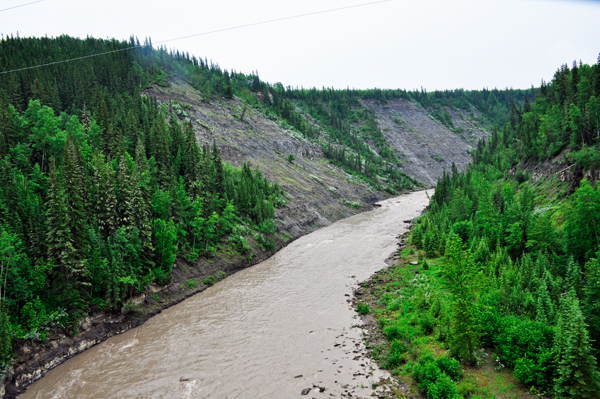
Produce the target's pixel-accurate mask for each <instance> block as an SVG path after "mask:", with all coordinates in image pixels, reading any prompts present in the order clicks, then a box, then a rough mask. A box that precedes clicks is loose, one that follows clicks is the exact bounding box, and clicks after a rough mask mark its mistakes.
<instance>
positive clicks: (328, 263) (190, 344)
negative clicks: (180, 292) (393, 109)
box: [20, 191, 431, 399]
mask: <svg viewBox="0 0 600 399" xmlns="http://www.w3.org/2000/svg"><path fill="white" fill-rule="evenodd" d="M430 193H431V192H430ZM427 203H428V198H427V195H426V193H425V191H421V192H416V193H411V194H408V195H403V196H400V197H397V198H392V199H390V200H386V201H383V202H381V205H382V207H381V208H377V209H375V210H373V211H369V212H365V213H362V214H359V215H356V216H353V217H351V218H348V219H345V220H342V221H339V222H337V223H335V224H333V225H331V226H328V227H326V228H323V229H321V230H318V231H316V232H314V233H311V234H309V235H306V236H304V237H302V238H300V239H298V240H296V241H294V242H293V243H292V244H290V245H289V246H287V247H286V248H284V249H282V250H281V251H280V252H278V253H277V254H276V255H274V256H273V257H271V258H269V259H268V260H266V261H264V262H262V263H260V264H258V265H256V266H253V267H250V268H248V269H245V270H242V271H240V272H238V273H236V274H234V275H232V276H230V277H228V278H226V279H225V280H223V281H220V282H218V283H217V284H215V285H214V286H212V287H210V288H208V289H207V290H205V291H204V292H201V293H199V294H197V295H195V296H193V297H191V298H189V299H187V300H185V301H184V302H181V303H180V304H178V305H176V306H173V307H171V308H169V309H166V310H164V311H163V312H162V313H160V314H158V315H157V316H155V317H153V318H152V319H150V320H149V321H148V322H146V323H145V324H144V325H142V326H140V327H137V328H134V329H132V330H129V331H127V332H125V333H123V334H121V335H118V336H115V337H112V338H110V339H108V340H107V341H105V342H103V343H101V344H99V345H97V346H95V347H93V348H91V349H90V350H88V351H86V352H84V353H82V354H80V355H77V356H75V357H74V358H72V359H69V360H67V361H66V362H65V363H63V364H61V365H60V366H58V367H56V368H55V369H53V370H52V371H50V372H49V373H48V374H47V375H46V376H45V377H44V378H42V379H41V380H39V381H37V382H36V383H35V384H33V385H32V386H30V387H29V388H28V389H27V391H26V393H25V394H24V395H21V396H20V398H27V399H29V398H40V399H41V398H44V399H46V398H90V399H92V398H93V399H97V398H132V399H133V398H136V399H142V398H143V399H145V398H297V397H302V398H325V397H327V398H329V397H332V396H333V397H340V396H342V395H344V396H346V395H348V394H351V395H352V397H353V398H356V397H365V398H366V397H370V396H371V394H372V393H373V392H374V389H373V388H372V383H374V382H377V381H379V379H380V378H386V377H387V374H386V372H385V371H382V370H379V369H378V368H377V367H376V365H375V364H374V363H373V362H372V361H371V360H369V359H368V358H367V357H366V350H365V348H364V345H363V343H362V339H361V334H362V332H363V330H362V329H361V328H360V327H359V326H360V324H361V323H362V322H361V319H360V318H358V317H357V315H356V312H355V311H354V310H353V306H351V303H350V302H349V300H350V298H351V295H352V290H353V288H355V287H356V286H357V283H358V282H360V281H362V280H365V279H367V278H368V277H369V276H370V275H371V274H373V273H374V272H375V271H377V270H379V269H381V268H383V267H385V263H384V259H385V258H387V257H388V255H390V253H391V252H392V251H393V250H394V249H395V245H396V242H397V240H396V239H395V237H396V236H397V235H398V234H399V233H401V232H403V231H404V230H405V228H406V226H407V225H406V224H405V223H403V221H404V220H406V219H412V218H414V217H416V216H418V215H419V214H420V212H421V210H422V209H423V208H424V207H425V206H426V205H427ZM307 388H310V392H308V395H306V396H301V393H302V391H303V390H305V389H307ZM379 389H382V388H379Z"/></svg>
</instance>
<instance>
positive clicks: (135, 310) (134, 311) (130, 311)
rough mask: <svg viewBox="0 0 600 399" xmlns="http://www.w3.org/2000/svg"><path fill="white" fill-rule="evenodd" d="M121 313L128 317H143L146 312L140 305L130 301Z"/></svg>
mask: <svg viewBox="0 0 600 399" xmlns="http://www.w3.org/2000/svg"><path fill="white" fill-rule="evenodd" d="M121 313H123V314H126V315H135V316H142V315H143V314H144V313H145V312H144V308H143V307H142V306H141V305H140V304H139V303H134V302H132V301H130V300H129V301H127V302H126V303H125V305H123V307H122V308H121Z"/></svg>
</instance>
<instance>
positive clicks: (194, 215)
mask: <svg viewBox="0 0 600 399" xmlns="http://www.w3.org/2000/svg"><path fill="white" fill-rule="evenodd" d="M129 44H131V43H118V42H110V41H99V40H94V39H87V40H78V39H72V38H68V37H61V38H58V39H12V38H10V39H7V40H4V41H2V42H0V52H1V53H2V54H3V55H6V56H3V57H2V60H1V61H0V63H1V64H2V65H1V67H0V68H1V69H2V70H10V69H14V68H19V67H20V66H23V65H32V64H36V63H39V62H50V61H52V60H55V59H56V58H55V57H58V56H60V55H61V54H68V55H69V56H71V57H73V56H78V55H82V54H89V53H93V52H102V51H108V50H114V49H120V48H125V47H127V46H128V45H129ZM155 57H156V58H155ZM168 58H169V60H173V59H174V57H171V56H168ZM136 60H137V61H139V62H140V63H141V64H142V65H143V66H141V65H140V64H138V62H137V61H136ZM160 62H161V59H160V53H158V52H154V51H153V50H151V49H149V51H148V52H144V51H140V52H138V53H135V52H133V53H132V52H129V53H126V52H116V53H113V54H110V55H106V56H103V57H99V58H96V59H93V60H82V61H79V62H77V63H65V64H59V65H56V66H53V67H51V68H45V69H34V70H30V71H26V72H17V73H8V74H4V75H0V80H1V83H0V88H1V90H0V132H1V136H0V180H1V182H2V190H1V191H0V239H1V247H0V266H1V269H0V271H1V273H0V275H1V277H2V279H1V297H2V303H1V305H2V307H1V309H0V355H1V357H2V359H1V360H2V362H3V364H8V363H9V362H10V357H11V342H12V341H20V340H39V341H44V340H45V339H47V337H48V334H49V332H50V331H53V330H54V329H56V328H63V329H73V332H76V328H77V323H78V321H79V320H80V319H81V318H82V317H83V316H84V315H85V314H87V313H88V312H91V311H94V310H104V311H112V310H118V311H120V310H121V308H122V307H123V306H124V304H125V302H126V301H127V299H128V298H130V297H131V296H133V295H135V294H138V293H140V292H142V291H143V290H144V289H145V288H146V287H147V286H148V285H149V284H152V283H155V284H158V285H165V284H169V283H170V282H171V280H172V268H173V264H174V262H175V260H176V258H177V257H183V258H185V259H187V260H189V261H194V260H196V259H197V258H198V257H205V256H209V257H210V256H214V254H215V253H217V252H222V251H224V249H223V247H226V248H230V249H228V250H233V251H235V252H239V253H241V254H244V253H248V252H249V251H250V248H249V246H248V243H247V242H246V239H245V238H244V237H243V235H244V234H248V231H249V230H252V229H255V230H258V231H257V232H256V233H255V234H256V235H257V237H258V238H259V241H261V243H262V245H263V246H264V247H266V248H272V247H274V242H273V239H272V238H271V235H272V234H273V233H274V231H275V223H274V221H273V216H274V206H275V205H276V204H282V203H283V201H284V200H283V197H282V195H283V192H282V191H281V189H280V188H278V186H277V185H273V184H270V183H269V182H268V181H266V180H265V179H264V178H263V177H262V174H261V172H260V171H258V170H252V169H251V168H250V167H248V166H247V165H244V166H243V167H242V168H241V169H235V168H232V167H230V166H228V165H225V164H223V162H222V161H221V154H220V151H219V149H218V148H217V147H216V146H205V147H203V148H200V147H199V146H198V144H197V141H196V138H195V135H194V133H193V131H192V128H191V125H190V124H189V123H186V122H185V121H180V120H178V118H177V116H176V114H175V113H174V112H173V111H172V110H171V109H169V108H168V107H167V106H166V105H160V104H158V103H157V102H156V101H155V100H153V99H152V98H150V97H147V96H142V95H141V94H140V93H141V90H142V89H143V88H144V87H145V85H147V84H148V81H147V80H146V79H149V78H148V76H153V79H154V80H158V81H161V77H162V76H163V75H161V71H160V70H159V69H157V68H159V67H158V65H160ZM198 70H201V68H198ZM226 236H229V237H230V238H229V241H223V240H222V238H223V237H226Z"/></svg>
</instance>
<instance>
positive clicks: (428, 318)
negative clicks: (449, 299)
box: [419, 313, 435, 335]
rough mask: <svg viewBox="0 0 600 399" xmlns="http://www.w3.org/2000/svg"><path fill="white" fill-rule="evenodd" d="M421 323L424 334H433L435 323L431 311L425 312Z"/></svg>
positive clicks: (420, 320)
mask: <svg viewBox="0 0 600 399" xmlns="http://www.w3.org/2000/svg"><path fill="white" fill-rule="evenodd" d="M419 325H420V326H421V329H422V330H423V334H425V335H429V334H431V333H432V332H433V327H434V325H435V324H434V319H433V316H432V315H431V314H430V313H425V314H424V315H423V316H421V318H420V319H419Z"/></svg>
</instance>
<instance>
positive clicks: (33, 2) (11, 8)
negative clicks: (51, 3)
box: [0, 0, 46, 12]
mask: <svg viewBox="0 0 600 399" xmlns="http://www.w3.org/2000/svg"><path fill="white" fill-rule="evenodd" d="M42 1H46V0H37V1H32V2H31V3H25V4H21V5H18V6H14V7H8V8H3V9H2V10H0V12H2V11H8V10H13V9H15V8H19V7H25V6H29V5H31V4H35V3H41V2H42Z"/></svg>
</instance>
